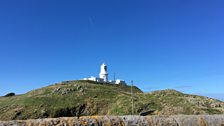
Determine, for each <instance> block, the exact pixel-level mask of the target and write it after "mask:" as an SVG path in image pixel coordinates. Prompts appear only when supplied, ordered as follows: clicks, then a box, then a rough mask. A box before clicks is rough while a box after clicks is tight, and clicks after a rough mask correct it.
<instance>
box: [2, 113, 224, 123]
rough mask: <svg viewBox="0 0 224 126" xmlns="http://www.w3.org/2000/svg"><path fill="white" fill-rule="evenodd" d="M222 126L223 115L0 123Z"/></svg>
mask: <svg viewBox="0 0 224 126" xmlns="http://www.w3.org/2000/svg"><path fill="white" fill-rule="evenodd" d="M8 125H11V126H56V125H57V126H224V115H203V116H202V115H198V116H195V115H174V116H144V117H143V116H131V115H130V116H92V117H88V116H87V117H80V118H77V117H61V118H46V119H30V120H14V121H0V126H8Z"/></svg>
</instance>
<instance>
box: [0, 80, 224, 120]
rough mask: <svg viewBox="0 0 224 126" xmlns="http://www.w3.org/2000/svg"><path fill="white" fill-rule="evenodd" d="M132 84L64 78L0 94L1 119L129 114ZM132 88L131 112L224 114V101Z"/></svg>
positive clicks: (170, 91) (179, 93)
mask: <svg viewBox="0 0 224 126" xmlns="http://www.w3.org/2000/svg"><path fill="white" fill-rule="evenodd" d="M130 90H131V87H130V86H124V85H112V84H105V83H104V84H103V83H96V82H91V81H65V82H61V83H57V84H53V85H50V86H47V87H44V88H41V89H37V90H33V91H30V92H28V93H26V94H23V95H18V96H11V97H0V111H1V113H0V120H12V119H31V118H34V119H35V118H46V117H71V116H89V115H106V114H107V115H129V114H132V112H131V111H132V109H131V94H130ZM133 90H134V114H139V113H140V112H147V111H149V112H150V113H148V114H155V115H171V114H224V103H223V102H222V101H218V100H215V99H211V98H207V97H201V96H195V95H187V94H183V93H181V92H177V91H175V90H163V91H155V92H151V93H143V92H142V91H141V90H140V89H138V88H137V87H134V88H133Z"/></svg>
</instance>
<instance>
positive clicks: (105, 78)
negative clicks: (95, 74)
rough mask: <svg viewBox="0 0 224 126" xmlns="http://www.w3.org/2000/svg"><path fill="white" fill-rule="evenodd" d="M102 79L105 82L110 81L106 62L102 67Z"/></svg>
mask: <svg viewBox="0 0 224 126" xmlns="http://www.w3.org/2000/svg"><path fill="white" fill-rule="evenodd" d="M100 79H102V80H103V81H104V82H108V73H107V66H106V65H105V64H104V63H103V64H102V65H101V67H100Z"/></svg>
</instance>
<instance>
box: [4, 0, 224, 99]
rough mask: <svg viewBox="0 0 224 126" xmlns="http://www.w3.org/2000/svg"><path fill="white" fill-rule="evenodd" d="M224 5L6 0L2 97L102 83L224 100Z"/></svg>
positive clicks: (182, 0) (214, 0)
mask: <svg viewBox="0 0 224 126" xmlns="http://www.w3.org/2000/svg"><path fill="white" fill-rule="evenodd" d="M223 6H224V1H222V0H196V1H195V0H187V1H186V0H169V1H167V0H75V1H74V0H67V1H65V0H32V1H31V0H20V1H18V0H7V1H0V95H4V94H6V93H8V92H15V93H17V94H20V93H25V92H27V91H29V90H33V89H36V88H40V87H43V86H47V85H49V84H52V83H56V82H60V81H64V80H75V79H80V78H83V77H89V76H91V75H93V76H98V73H99V66H100V65H101V63H102V62H106V64H107V65H108V69H109V72H110V78H111V79H112V77H113V73H114V72H115V73H116V75H117V78H120V79H124V80H126V81H127V82H130V81H131V80H134V82H135V84H136V85H137V86H139V87H140V88H141V89H142V90H144V91H145V92H149V91H153V90H161V89H167V88H169V89H171V88H172V89H176V90H179V91H182V92H185V93H193V94H200V95H206V96H209V97H215V98H218V99H221V100H224V92H223V89H224V67H223V65H224V55H223V54H224V8H223Z"/></svg>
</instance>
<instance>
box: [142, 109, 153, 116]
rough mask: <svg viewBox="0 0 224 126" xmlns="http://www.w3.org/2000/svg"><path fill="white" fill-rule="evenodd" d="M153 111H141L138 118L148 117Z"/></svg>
mask: <svg viewBox="0 0 224 126" xmlns="http://www.w3.org/2000/svg"><path fill="white" fill-rule="evenodd" d="M154 111H155V110H152V109H151V110H148V111H142V112H140V113H139V115H140V116H147V115H149V114H151V113H153V112H154Z"/></svg>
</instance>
